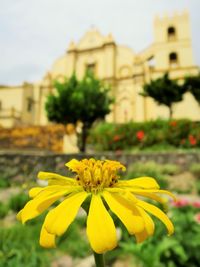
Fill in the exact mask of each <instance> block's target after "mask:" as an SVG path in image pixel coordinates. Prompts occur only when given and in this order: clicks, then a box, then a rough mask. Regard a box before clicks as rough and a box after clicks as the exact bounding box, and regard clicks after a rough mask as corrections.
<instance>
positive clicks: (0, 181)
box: [0, 175, 10, 188]
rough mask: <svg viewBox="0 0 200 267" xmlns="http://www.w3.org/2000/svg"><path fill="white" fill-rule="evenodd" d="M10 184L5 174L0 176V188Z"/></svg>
mask: <svg viewBox="0 0 200 267" xmlns="http://www.w3.org/2000/svg"><path fill="white" fill-rule="evenodd" d="M9 186H10V182H9V179H8V177H7V176H6V175H1V176H0V188H6V187H9Z"/></svg>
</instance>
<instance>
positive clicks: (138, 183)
mask: <svg viewBox="0 0 200 267" xmlns="http://www.w3.org/2000/svg"><path fill="white" fill-rule="evenodd" d="M116 186H119V187H120V186H128V187H138V188H145V189H159V188H160V186H159V184H158V183H157V182H156V180H155V179H154V178H152V177H139V178H134V179H131V180H126V181H125V180H124V181H119V182H118V183H117V184H116Z"/></svg>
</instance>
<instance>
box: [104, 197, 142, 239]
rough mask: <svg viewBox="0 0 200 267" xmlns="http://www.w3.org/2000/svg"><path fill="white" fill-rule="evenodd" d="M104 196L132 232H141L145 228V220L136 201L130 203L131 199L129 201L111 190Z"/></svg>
mask: <svg viewBox="0 0 200 267" xmlns="http://www.w3.org/2000/svg"><path fill="white" fill-rule="evenodd" d="M103 197H104V199H105V200H106V202H107V204H108V206H109V207H110V209H111V210H112V212H114V213H115V214H116V215H117V216H118V217H119V219H120V220H121V221H122V222H123V224H124V225H125V226H126V228H127V230H128V232H129V233H130V234H135V233H138V232H141V231H142V230H143V229H144V220H143V218H142V216H141V215H140V213H139V211H138V209H137V207H136V206H135V203H134V202H133V203H132V205H130V201H128V202H127V201H126V199H125V198H123V197H122V196H120V195H118V194H111V193H109V192H104V193H103Z"/></svg>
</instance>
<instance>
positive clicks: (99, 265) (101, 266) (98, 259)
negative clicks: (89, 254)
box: [93, 251, 105, 267]
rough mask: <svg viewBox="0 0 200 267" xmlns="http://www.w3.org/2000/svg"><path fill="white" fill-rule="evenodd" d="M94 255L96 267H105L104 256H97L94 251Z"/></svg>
mask: <svg viewBox="0 0 200 267" xmlns="http://www.w3.org/2000/svg"><path fill="white" fill-rule="evenodd" d="M93 253H94V259H95V264H96V267H105V263H104V257H103V254H97V253H96V252H94V251H93Z"/></svg>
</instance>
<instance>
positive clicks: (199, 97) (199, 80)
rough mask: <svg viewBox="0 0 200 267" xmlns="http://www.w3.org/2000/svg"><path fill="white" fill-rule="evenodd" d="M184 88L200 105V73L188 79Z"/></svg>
mask: <svg viewBox="0 0 200 267" xmlns="http://www.w3.org/2000/svg"><path fill="white" fill-rule="evenodd" d="M183 86H184V87H185V90H187V91H188V92H190V93H191V94H192V95H193V96H194V98H195V99H196V101H197V102H198V104H199V105H200V73H199V74H198V75H197V76H190V77H186V78H185V81H184V85H183Z"/></svg>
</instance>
